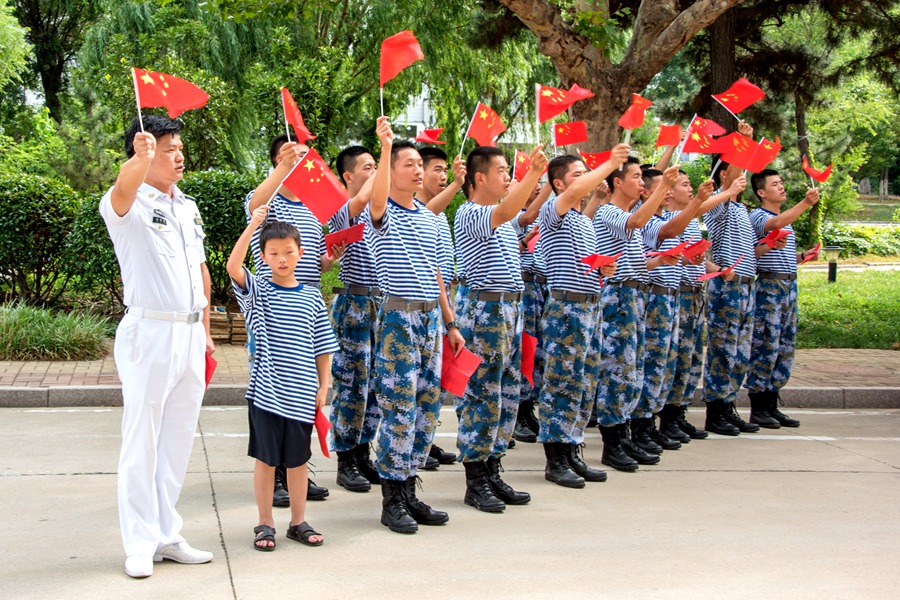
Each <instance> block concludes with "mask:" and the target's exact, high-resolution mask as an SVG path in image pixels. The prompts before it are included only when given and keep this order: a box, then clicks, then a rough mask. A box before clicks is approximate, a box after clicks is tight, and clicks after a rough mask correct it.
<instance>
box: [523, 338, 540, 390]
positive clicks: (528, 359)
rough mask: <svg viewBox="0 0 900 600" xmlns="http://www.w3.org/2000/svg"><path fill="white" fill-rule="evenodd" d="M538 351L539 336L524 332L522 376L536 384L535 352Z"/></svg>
mask: <svg viewBox="0 0 900 600" xmlns="http://www.w3.org/2000/svg"><path fill="white" fill-rule="evenodd" d="M536 351H537V338H536V337H534V336H533V335H530V334H528V333H526V332H524V331H523V332H522V376H523V377H525V379H527V380H528V383H530V384H531V385H532V386H534V353H535V352H536Z"/></svg>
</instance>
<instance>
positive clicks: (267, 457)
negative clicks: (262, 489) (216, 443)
mask: <svg viewBox="0 0 900 600" xmlns="http://www.w3.org/2000/svg"><path fill="white" fill-rule="evenodd" d="M249 421H250V445H249V447H248V449H247V455H248V456H251V457H253V458H255V459H257V460H260V461H262V462H264V463H266V464H267V465H269V466H270V467H277V466H278V465H284V467H285V468H286V469H293V468H294V467H301V466H303V465H305V464H306V462H307V461H308V460H309V458H310V456H312V452H311V451H310V440H311V439H312V428H313V425H312V423H303V422H301V421H296V420H294V419H286V418H285V417H282V416H280V415H276V414H273V413H270V412H267V411H265V410H261V409H259V408H257V407H255V406H254V405H253V404H252V403H250V405H249Z"/></svg>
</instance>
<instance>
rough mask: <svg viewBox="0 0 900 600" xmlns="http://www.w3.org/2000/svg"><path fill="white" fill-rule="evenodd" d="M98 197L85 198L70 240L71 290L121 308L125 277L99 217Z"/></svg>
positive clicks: (68, 253) (104, 224)
mask: <svg viewBox="0 0 900 600" xmlns="http://www.w3.org/2000/svg"><path fill="white" fill-rule="evenodd" d="M100 198H101V196H99V195H91V196H87V197H85V198H84V199H83V200H82V201H81V204H80V205H79V207H78V213H77V214H76V215H75V222H74V224H73V226H72V230H71V232H70V234H69V237H68V239H67V245H66V253H67V261H68V265H69V269H70V270H71V272H72V275H73V279H72V289H73V290H74V291H76V292H78V293H79V294H82V295H85V296H87V297H89V298H92V299H94V300H97V301H99V302H101V303H103V304H105V305H106V306H107V307H110V308H112V307H120V306H121V305H122V275H121V273H120V271H119V263H118V261H117V260H116V252H115V250H114V249H113V243H112V239H110V237H109V232H108V231H107V229H106V223H104V221H103V217H101V216H100V210H99V206H100Z"/></svg>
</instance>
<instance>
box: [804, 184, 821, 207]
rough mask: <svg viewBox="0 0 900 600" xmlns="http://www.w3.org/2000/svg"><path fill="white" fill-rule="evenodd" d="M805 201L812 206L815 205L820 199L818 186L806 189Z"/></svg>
mask: <svg viewBox="0 0 900 600" xmlns="http://www.w3.org/2000/svg"><path fill="white" fill-rule="evenodd" d="M803 201H804V202H806V203H807V204H809V205H810V206H815V204H816V202H818V201H819V190H818V188H812V189H809V190H806V196H804V197H803Z"/></svg>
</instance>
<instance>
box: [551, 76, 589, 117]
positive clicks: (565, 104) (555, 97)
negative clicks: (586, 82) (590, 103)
mask: <svg viewBox="0 0 900 600" xmlns="http://www.w3.org/2000/svg"><path fill="white" fill-rule="evenodd" d="M593 95H594V93H593V92H592V91H590V90H586V89H584V88H583V87H579V86H578V84H577V83H573V84H572V87H571V89H569V90H561V89H559V88H554V87H548V86H545V85H539V86H538V91H537V96H538V105H537V111H538V121H539V122H541V123H544V122H546V121H549V120H550V119H552V118H553V117H555V116H556V115H558V114H560V113H561V112H563V111H564V110H566V109H567V108H569V107H570V106H572V105H573V104H575V103H576V102H578V101H579V100H584V99H585V98H590V97H592V96H593Z"/></svg>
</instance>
